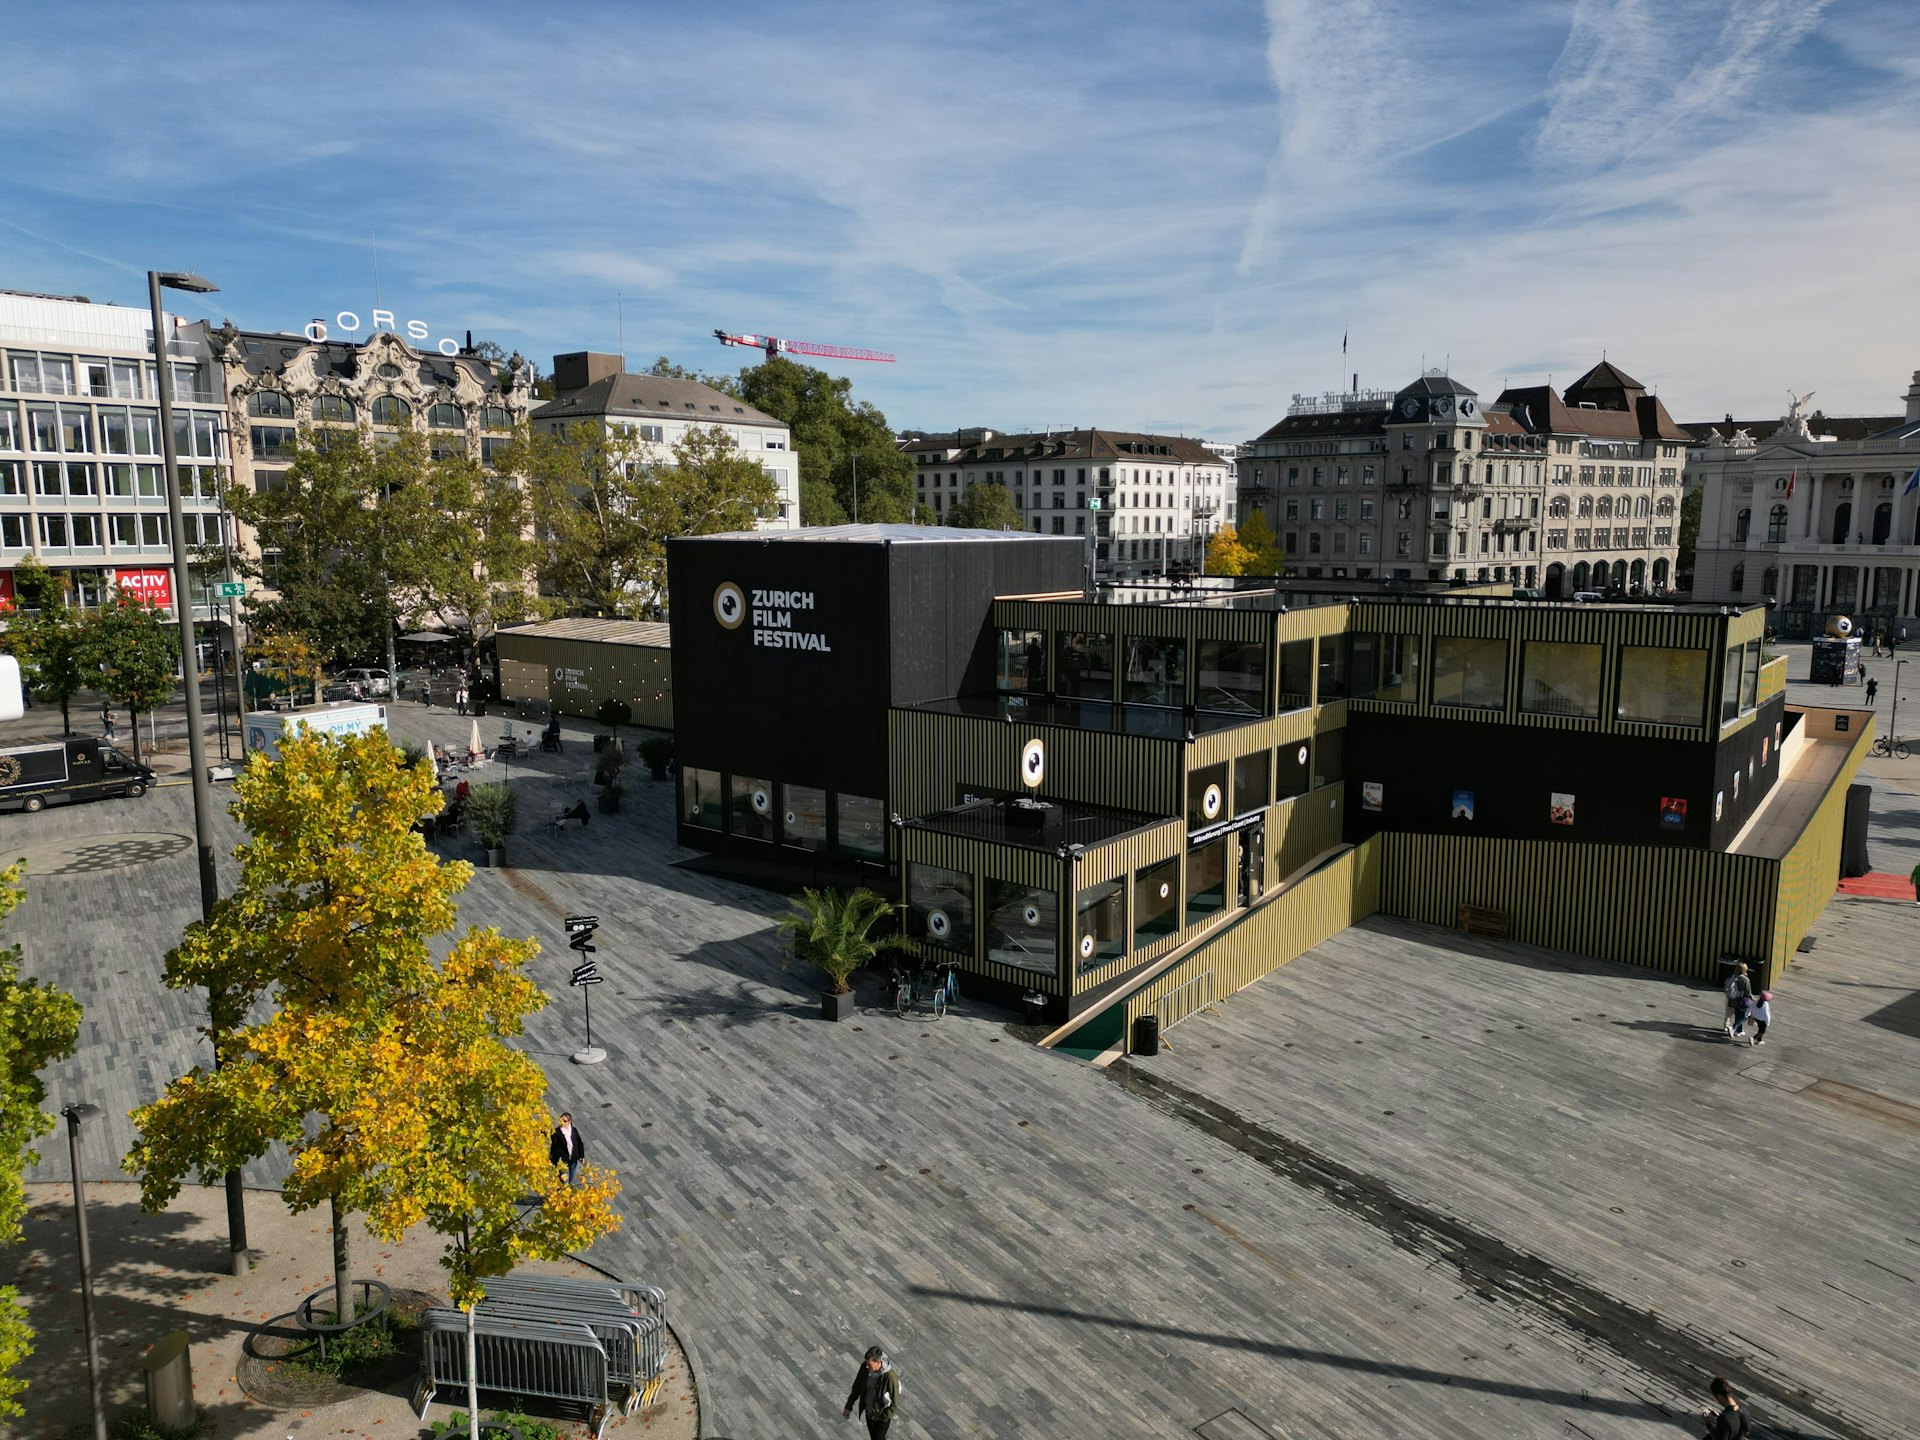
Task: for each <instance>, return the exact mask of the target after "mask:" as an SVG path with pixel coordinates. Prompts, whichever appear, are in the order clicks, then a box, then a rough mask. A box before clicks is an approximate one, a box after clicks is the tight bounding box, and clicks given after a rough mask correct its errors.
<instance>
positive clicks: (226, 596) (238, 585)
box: [219, 580, 247, 600]
mask: <svg viewBox="0 0 1920 1440" xmlns="http://www.w3.org/2000/svg"><path fill="white" fill-rule="evenodd" d="M219 588H220V598H221V599H222V600H240V599H243V598H245V596H246V593H247V582H246V581H244V580H222V581H221V582H220V587H219Z"/></svg>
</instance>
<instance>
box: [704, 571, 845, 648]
mask: <svg viewBox="0 0 1920 1440" xmlns="http://www.w3.org/2000/svg"><path fill="white" fill-rule="evenodd" d="M815 609H816V606H815V604H814V594H813V591H811V590H755V591H754V592H753V594H752V598H751V599H749V598H748V596H747V592H746V591H744V590H742V589H741V588H740V587H739V586H738V585H736V584H734V583H733V582H732V581H731V580H728V581H724V582H723V583H722V584H720V585H719V586H718V587H717V588H715V590H714V592H713V618H714V619H716V620H718V621H719V622H720V627H721V628H722V629H723V630H738V629H739V628H740V627H741V625H742V624H745V623H749V622H750V623H751V625H752V631H751V633H752V635H753V643H754V644H755V645H761V646H765V647H766V648H767V649H769V650H813V651H817V652H819V653H820V654H823V655H831V654H832V653H833V647H832V646H831V645H829V644H828V643H827V637H826V636H825V635H824V634H822V633H821V632H820V631H817V630H802V629H799V628H798V627H797V626H796V625H795V622H794V616H796V615H799V616H802V617H803V619H804V618H805V617H806V616H807V614H808V612H811V611H814V610H815Z"/></svg>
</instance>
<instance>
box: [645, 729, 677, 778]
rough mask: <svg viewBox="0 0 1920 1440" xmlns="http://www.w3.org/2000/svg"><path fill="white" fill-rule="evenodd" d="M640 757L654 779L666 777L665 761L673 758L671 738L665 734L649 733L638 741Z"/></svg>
mask: <svg viewBox="0 0 1920 1440" xmlns="http://www.w3.org/2000/svg"><path fill="white" fill-rule="evenodd" d="M639 749H640V758H641V759H642V760H644V761H646V762H647V769H648V770H650V771H651V772H652V773H653V778H654V779H656V780H664V779H666V778H667V762H668V761H669V760H671V759H673V740H672V738H671V737H670V736H666V735H649V736H647V738H646V739H644V740H642V741H641V742H640V746H639Z"/></svg>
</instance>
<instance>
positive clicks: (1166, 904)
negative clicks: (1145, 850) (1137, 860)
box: [1133, 858, 1180, 951]
mask: <svg viewBox="0 0 1920 1440" xmlns="http://www.w3.org/2000/svg"><path fill="white" fill-rule="evenodd" d="M1179 928H1180V861H1179V860H1178V859H1177V858H1176V859H1172V860H1162V861H1161V862H1160V863H1159V864H1158V865H1149V866H1147V867H1146V869H1144V870H1136V871H1135V872H1134V876H1133V948H1134V949H1135V951H1139V950H1142V949H1144V948H1146V947H1147V946H1148V945H1151V944H1152V943H1153V942H1154V941H1156V940H1159V939H1163V938H1164V937H1166V936H1168V935H1171V934H1173V932H1174V931H1176V930H1178V929H1179Z"/></svg>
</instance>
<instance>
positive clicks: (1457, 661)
mask: <svg viewBox="0 0 1920 1440" xmlns="http://www.w3.org/2000/svg"><path fill="white" fill-rule="evenodd" d="M1433 703H1434V704H1436V705H1461V706H1467V707H1470V708H1473V709H1478V710H1500V709H1504V708H1505V706H1506V703H1507V642H1506V641H1504V640H1488V639H1482V638H1481V637H1479V636H1476V635H1440V636H1436V637H1435V639H1434V642H1433Z"/></svg>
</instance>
